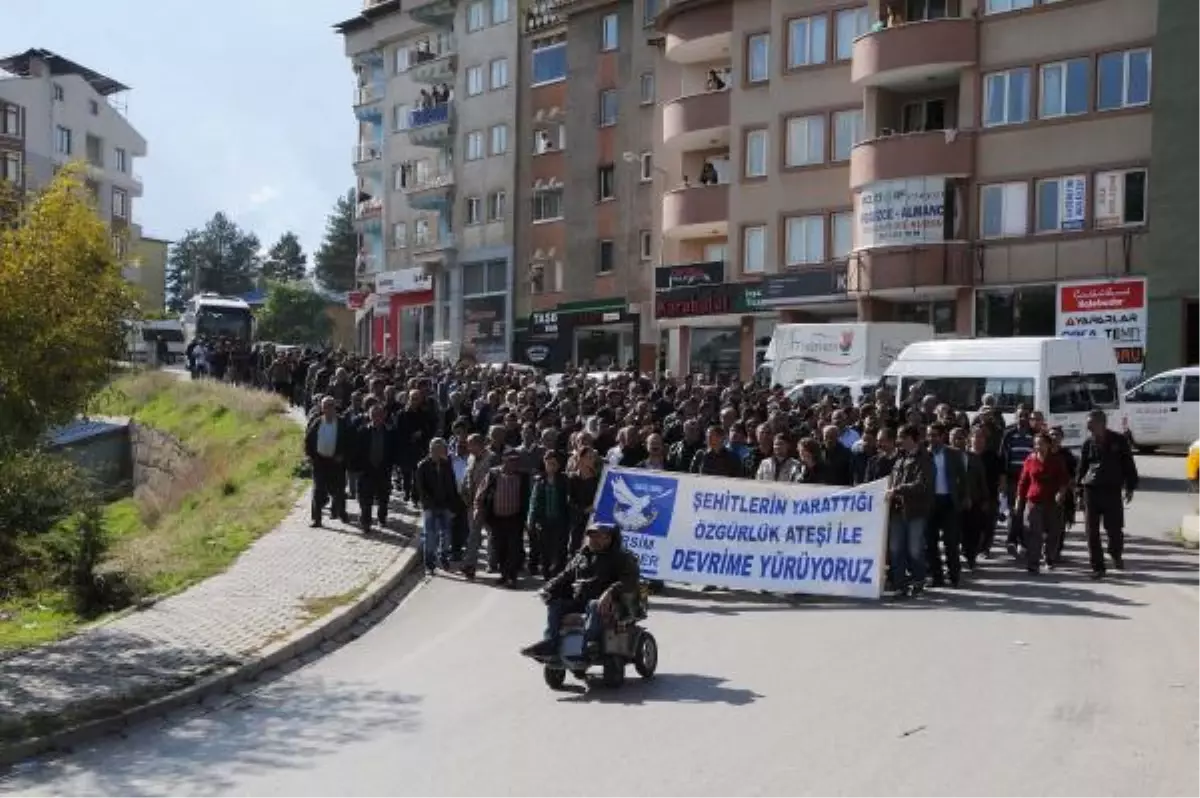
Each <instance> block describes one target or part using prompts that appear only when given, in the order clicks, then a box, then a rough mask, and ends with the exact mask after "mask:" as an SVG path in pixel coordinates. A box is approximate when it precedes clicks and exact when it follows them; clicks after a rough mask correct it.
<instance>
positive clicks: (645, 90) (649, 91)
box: [639, 72, 654, 105]
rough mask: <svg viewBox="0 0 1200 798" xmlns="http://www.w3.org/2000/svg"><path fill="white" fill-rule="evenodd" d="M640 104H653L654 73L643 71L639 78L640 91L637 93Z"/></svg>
mask: <svg viewBox="0 0 1200 798" xmlns="http://www.w3.org/2000/svg"><path fill="white" fill-rule="evenodd" d="M639 97H640V98H641V103H642V105H653V104H654V73H653V72H643V73H642V79H641V91H640V93H639Z"/></svg>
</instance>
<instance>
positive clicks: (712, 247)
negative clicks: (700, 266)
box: [704, 241, 729, 263]
mask: <svg viewBox="0 0 1200 798" xmlns="http://www.w3.org/2000/svg"><path fill="white" fill-rule="evenodd" d="M727 260H729V246H728V245H727V244H726V243H725V242H724V241H722V242H721V243H719V244H705V245H704V262H705V263H716V262H718V261H720V262H721V263H724V262H725V261H727Z"/></svg>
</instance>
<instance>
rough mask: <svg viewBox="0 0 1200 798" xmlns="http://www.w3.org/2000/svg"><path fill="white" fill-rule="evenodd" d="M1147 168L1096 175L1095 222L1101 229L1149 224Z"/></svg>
mask: <svg viewBox="0 0 1200 798" xmlns="http://www.w3.org/2000/svg"><path fill="white" fill-rule="evenodd" d="M1146 197H1147V194H1146V170H1145V169H1124V170H1119V171H1115V172H1100V173H1099V174H1098V175H1096V199H1095V206H1094V209H1093V212H1092V224H1093V225H1094V226H1095V227H1096V228H1097V229H1103V228H1106V227H1120V226H1122V225H1126V224H1145V223H1146Z"/></svg>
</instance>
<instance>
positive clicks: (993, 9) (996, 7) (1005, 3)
mask: <svg viewBox="0 0 1200 798" xmlns="http://www.w3.org/2000/svg"><path fill="white" fill-rule="evenodd" d="M1022 8H1033V0H987V13H989V14H1003V13H1004V12H1006V11H1018V10H1020V9H1022Z"/></svg>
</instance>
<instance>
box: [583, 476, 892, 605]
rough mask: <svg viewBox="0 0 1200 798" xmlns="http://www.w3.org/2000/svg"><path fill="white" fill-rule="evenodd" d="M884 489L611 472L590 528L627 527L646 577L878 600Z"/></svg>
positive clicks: (625, 536)
mask: <svg viewBox="0 0 1200 798" xmlns="http://www.w3.org/2000/svg"><path fill="white" fill-rule="evenodd" d="M886 491H887V481H886V480H879V481H876V482H872V483H870V484H867V485H859V486H858V487H856V488H836V487H826V486H819V485H798V484H792V483H775V482H757V481H753V480H740V479H737V480H730V479H718V478H716V477H700V476H693V475H690V474H670V473H666V472H662V471H645V470H642V469H637V468H618V467H615V466H610V467H608V468H606V469H605V471H604V476H603V478H602V479H601V482H600V488H599V490H598V492H597V498H596V508H595V512H594V513H593V515H592V521H593V522H595V523H608V524H615V525H616V526H617V527H618V528H620V530H621V536H622V540H623V541H624V544H625V547H626V548H628V549H629V550H630V551H632V552H633V553H634V554H636V555H637V557H638V561H639V563H640V564H641V571H642V576H643V577H646V578H648V579H661V580H663V581H666V582H682V583H690V584H697V585H714V586H717V587H725V588H731V589H738V590H769V591H771V592H774V593H813V594H819V595H828V596H852V597H857V598H878V597H879V595H880V593H881V591H882V588H883V576H884V575H883V568H884V564H885V557H884V551H885V549H886V546H887V517H888V510H887V504H886V502H885V501H884V493H885V492H886Z"/></svg>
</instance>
